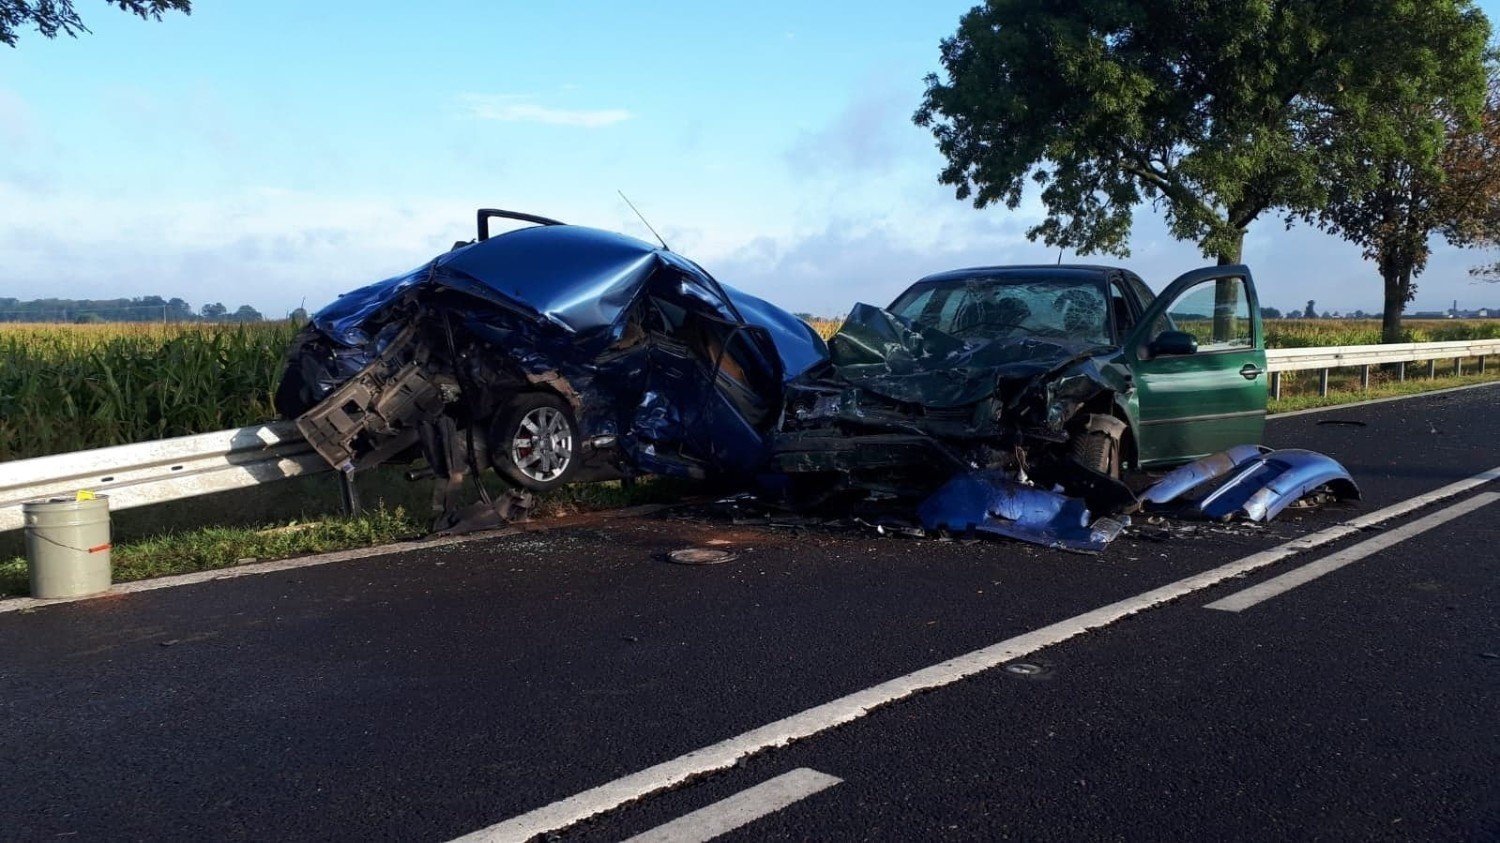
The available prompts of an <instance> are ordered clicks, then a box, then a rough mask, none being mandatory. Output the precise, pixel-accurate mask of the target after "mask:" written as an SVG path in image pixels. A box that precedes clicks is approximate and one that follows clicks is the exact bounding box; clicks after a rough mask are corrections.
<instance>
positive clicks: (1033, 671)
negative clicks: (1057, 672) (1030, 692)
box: [1005, 662, 1042, 676]
mask: <svg viewBox="0 0 1500 843" xmlns="http://www.w3.org/2000/svg"><path fill="white" fill-rule="evenodd" d="M1005 670H1006V671H1007V672H1009V673H1014V674H1016V675H1018V676H1036V675H1037V674H1039V673H1041V672H1042V666H1041V665H1036V664H1031V663H1029V662H1016V663H1015V664H1008V665H1006V666H1005Z"/></svg>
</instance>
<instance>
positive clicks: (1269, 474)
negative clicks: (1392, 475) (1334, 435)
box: [1198, 448, 1359, 521]
mask: <svg viewBox="0 0 1500 843" xmlns="http://www.w3.org/2000/svg"><path fill="white" fill-rule="evenodd" d="M1324 486H1327V487H1328V489H1329V490H1330V491H1332V492H1333V494H1334V496H1335V497H1336V498H1338V499H1339V500H1349V499H1353V500H1358V499H1359V487H1358V486H1356V485H1355V484H1354V478H1352V477H1350V476H1349V472H1348V471H1347V470H1346V469H1345V468H1344V467H1343V466H1342V465H1340V464H1339V463H1338V461H1337V460H1335V459H1334V458H1332V457H1330V456H1327V455H1326V454H1320V453H1318V452H1316V451H1304V450H1302V449H1300V448H1286V449H1283V450H1280V451H1272V452H1271V453H1269V454H1266V455H1265V456H1263V457H1261V458H1259V459H1257V460H1254V461H1251V462H1249V463H1247V464H1245V465H1243V466H1241V467H1240V469H1239V470H1238V471H1237V472H1236V473H1235V474H1234V475H1233V476H1232V477H1230V478H1229V479H1228V480H1225V481H1224V483H1223V485H1221V486H1219V488H1217V489H1215V490H1214V491H1213V493H1212V494H1210V495H1208V496H1207V497H1205V498H1204V499H1203V500H1202V501H1201V502H1200V503H1199V504H1198V511H1199V512H1201V513H1202V514H1203V515H1205V516H1207V517H1209V518H1214V519H1219V520H1228V519H1230V518H1233V517H1235V516H1241V517H1244V518H1245V519H1247V520H1250V521H1270V520H1271V519H1272V518H1275V517H1276V516H1277V515H1278V514H1279V513H1280V512H1281V511H1282V510H1283V509H1286V508H1287V507H1288V506H1291V505H1292V504H1293V503H1295V502H1296V501H1297V500H1298V499H1299V498H1301V497H1303V496H1304V495H1306V494H1308V493H1309V492H1312V491H1313V490H1315V489H1318V488H1321V487H1324Z"/></svg>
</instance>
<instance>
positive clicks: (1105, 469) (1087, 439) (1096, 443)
mask: <svg viewBox="0 0 1500 843" xmlns="http://www.w3.org/2000/svg"><path fill="white" fill-rule="evenodd" d="M1098 427H1114V425H1094V424H1090V425H1089V428H1090V429H1087V430H1085V431H1083V432H1082V433H1080V434H1078V435H1077V436H1074V437H1073V461H1074V462H1076V463H1078V464H1079V465H1081V466H1084V467H1086V468H1091V469H1093V470H1094V471H1097V472H1099V473H1100V474H1104V475H1107V476H1109V477H1113V478H1115V479H1116V480H1118V479H1120V436H1119V435H1118V434H1116V433H1111V432H1109V430H1106V429H1095V428H1098Z"/></svg>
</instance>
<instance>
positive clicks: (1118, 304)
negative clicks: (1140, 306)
mask: <svg viewBox="0 0 1500 843" xmlns="http://www.w3.org/2000/svg"><path fill="white" fill-rule="evenodd" d="M1109 309H1110V312H1111V313H1113V314H1114V317H1115V338H1116V340H1117V341H1122V342H1123V341H1124V339H1125V336H1126V335H1127V334H1129V333H1130V329H1131V328H1134V327H1135V311H1134V310H1132V309H1131V307H1130V298H1129V297H1128V296H1126V295H1125V290H1124V288H1122V287H1121V286H1120V282H1119V281H1115V282H1113V283H1111V284H1110V285H1109Z"/></svg>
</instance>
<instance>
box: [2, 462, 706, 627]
mask: <svg viewBox="0 0 1500 843" xmlns="http://www.w3.org/2000/svg"><path fill="white" fill-rule="evenodd" d="M701 489H702V486H701V484H696V483H692V482H689V481H684V480H677V479H673V478H647V479H644V480H641V481H640V482H637V483H635V484H634V485H632V486H626V485H625V484H622V483H620V482H619V481H613V482H608V483H580V484H576V485H573V486H568V487H564V488H562V489H559V490H557V491H555V492H552V493H550V494H547V495H543V496H541V497H540V498H539V499H538V501H537V507H536V515H537V516H538V517H542V518H554V517H558V516H562V515H573V514H577V513H581V512H595V511H599V510H606V509H619V508H621V507H626V506H638V505H642V504H651V503H669V502H672V501H677V500H681V499H682V498H683V497H685V496H687V495H690V494H694V493H695V492H697V491H699V490H701ZM428 532H429V530H428V524H427V523H426V521H425V520H424V519H423V518H422V517H420V516H415V515H413V514H412V513H410V512H408V511H407V510H406V509H405V508H403V507H400V506H397V507H393V508H386V507H385V506H384V505H382V506H380V507H378V508H376V509H373V510H370V511H367V512H365V513H363V514H361V515H359V516H357V517H354V518H349V517H345V516H335V517H328V518H321V519H314V520H304V521H290V522H286V523H282V524H273V525H259V526H249V527H204V528H201V529H197V530H184V531H180V532H175V533H164V534H161V535H157V536H151V537H148V538H144V539H140V540H137V541H130V542H122V543H118V544H116V545H115V547H114V550H113V551H111V553H110V561H111V563H112V564H113V566H114V574H113V576H114V581H115V582H130V581H132V580H143V579H149V578H152V577H164V576H169V575H172V574H188V573H193V572H195V571H211V570H216V569H220V568H231V567H234V566H235V565H240V564H250V563H252V562H270V561H274V560H277V559H289V558H291V557H294V556H306V555H309V554H315V553H330V552H332V551H335V550H349V549H351V548H357V547H374V546H376V545H382V544H391V543H393V542H399V541H407V540H410V539H416V538H421V537H422V536H425V535H427V534H428ZM30 590H31V583H30V579H29V577H28V574H27V570H26V559H25V557H22V556H14V557H11V558H10V559H5V560H0V598H3V597H24V596H26V595H27V594H29V593H30Z"/></svg>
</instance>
